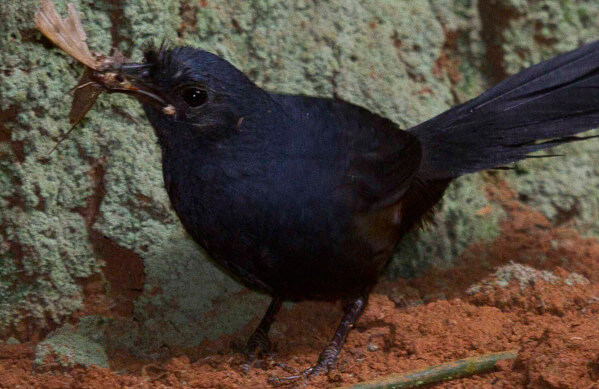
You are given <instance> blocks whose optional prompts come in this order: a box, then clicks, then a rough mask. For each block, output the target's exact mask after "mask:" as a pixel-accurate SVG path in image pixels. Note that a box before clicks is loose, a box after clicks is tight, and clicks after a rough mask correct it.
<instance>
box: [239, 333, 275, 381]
mask: <svg viewBox="0 0 599 389" xmlns="http://www.w3.org/2000/svg"><path fill="white" fill-rule="evenodd" d="M269 352H270V341H269V340H268V336H267V335H266V333H265V332H264V331H261V329H260V328H258V329H257V330H256V332H254V333H253V334H252V336H250V339H249V340H248V343H247V346H246V351H245V356H246V359H245V362H244V363H242V364H241V371H242V372H243V373H244V374H247V373H248V372H249V371H250V369H251V368H252V367H253V365H254V363H255V362H257V361H260V360H262V359H263V358H264V357H265V356H267V355H268V354H269Z"/></svg>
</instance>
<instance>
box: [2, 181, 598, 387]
mask: <svg viewBox="0 0 599 389" xmlns="http://www.w3.org/2000/svg"><path fill="white" fill-rule="evenodd" d="M488 178H489V181H491V184H490V185H489V186H488V194H489V196H490V197H491V198H492V199H493V200H494V201H496V202H498V203H499V204H501V205H502V206H503V208H504V209H505V210H506V211H507V214H508V217H507V218H506V220H505V221H504V222H503V224H502V234H501V236H500V237H499V238H497V239H496V240H495V241H494V242H491V243H488V244H475V245H473V246H472V247H470V248H469V250H468V251H467V252H466V253H465V254H464V256H463V261H461V263H460V264H459V265H458V266H456V267H455V268H452V269H450V270H445V271H431V272H429V273H428V274H426V275H424V276H423V277H421V278H418V279H414V280H394V281H383V282H381V283H380V284H379V285H378V287H377V288H376V290H375V292H374V293H373V294H372V295H371V298H370V303H369V305H368V308H367V310H366V312H365V314H364V315H363V317H362V318H361V320H360V321H359V323H358V326H357V327H356V329H355V330H354V331H353V332H352V333H351V334H350V336H349V338H348V341H347V344H346V346H345V348H344V350H343V352H342V353H341V356H340V359H339V361H338V364H337V366H338V369H337V370H336V371H334V372H332V373H330V374H328V375H322V376H319V377H316V378H314V379H312V380H311V381H310V382H308V383H307V384H305V385H302V387H305V388H334V387H338V386H342V385H348V384H352V383H358V382H360V381H364V380H372V379H376V378H377V377H383V376H386V375H388V374H391V373H396V372H404V371H407V370H412V369H418V368H422V367H426V366H429V365H434V364H438V363H442V362H447V361H452V360H455V359H459V358H464V357H468V356H475V355H481V354H485V353H489V352H496V351H504V350H512V349H515V350H518V352H519V354H518V357H517V359H516V360H513V361H506V362H502V363H500V364H499V368H498V370H497V371H495V372H492V373H488V374H484V375H481V376H474V377H470V378H463V379H459V380H455V381H451V382H445V383H442V384H439V385H438V386H436V387H439V388H524V387H526V388H538V389H541V388H543V389H546V388H560V389H563V388H566V389H567V388H573V389H574V388H599V385H598V384H597V380H598V379H599V342H597V341H596V338H597V334H598V333H599V266H597V265H598V264H597V259H598V258H599V242H598V241H597V240H595V239H589V238H583V237H581V236H580V235H579V234H578V233H577V232H576V231H575V230H573V229H571V228H568V225H567V223H566V224H560V225H559V226H555V225H553V223H552V222H551V221H550V220H547V219H546V218H545V217H544V216H543V215H541V214H540V213H538V212H536V211H534V210H532V209H531V208H529V207H527V206H526V205H523V204H521V203H520V202H518V201H517V200H516V198H515V195H514V194H513V193H512V191H511V190H510V189H509V187H507V185H505V184H504V183H503V182H501V181H499V180H497V179H496V178H494V177H493V176H489V177H488ZM340 316H341V308H340V306H339V305H336V304H328V303H314V302H306V303H300V304H296V305H294V306H293V308H291V309H289V310H285V309H283V311H282V312H281V313H280V314H279V315H278V317H277V322H276V323H275V325H274V326H273V329H272V332H271V340H272V342H273V344H274V354H273V355H272V356H270V357H269V358H266V360H265V361H263V362H262V363H261V364H258V366H256V367H255V368H254V369H253V370H251V371H250V373H249V374H248V375H244V374H242V373H241V370H240V368H239V366H240V364H241V363H242V362H243V360H244V358H243V355H242V354H241V353H240V350H241V346H242V345H243V342H244V339H239V340H236V341H232V342H221V343H218V342H217V343H211V344H206V345H204V346H202V347H198V348H195V349H190V350H177V351H173V355H171V357H170V358H167V359H164V360H161V361H144V360H139V359H135V358H132V357H131V356H130V355H128V354H127V353H126V352H122V351H118V352H112V354H111V355H110V361H109V363H110V365H111V368H109V369H106V368H99V367H81V366H76V367H74V368H72V369H70V370H66V371H65V370H64V369H63V370H50V371H46V370H44V371H43V372H42V371H34V369H33V368H32V362H33V359H34V351H33V350H34V346H35V345H34V344H18V345H11V344H2V345H0V388H2V389H4V388H16V387H19V386H20V387H27V388H44V389H55V388H56V389H57V388H89V389H96V388H248V387H251V388H261V387H269V384H268V383H267V379H268V378H269V377H273V376H286V375H289V374H290V373H293V372H297V371H300V370H302V369H304V368H306V367H307V366H309V365H310V364H311V363H314V362H315V361H316V359H317V358H318V353H319V352H320V351H321V350H322V348H323V347H324V346H325V344H326V343H327V341H328V339H329V338H330V337H331V335H332V333H333V331H334V328H335V326H336V325H337V324H338V320H339V318H340Z"/></svg>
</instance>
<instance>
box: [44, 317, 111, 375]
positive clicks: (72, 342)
mask: <svg viewBox="0 0 599 389" xmlns="http://www.w3.org/2000/svg"><path fill="white" fill-rule="evenodd" d="M34 364H35V365H37V366H39V367H41V368H44V367H48V365H57V366H60V367H62V368H72V367H76V366H90V365H95V366H99V367H108V356H107V355H106V351H105V350H104V348H103V347H102V345H100V344H99V343H97V342H94V341H93V340H92V339H90V338H89V337H87V336H84V335H82V334H80V333H78V332H77V330H76V329H75V327H73V326H72V325H70V324H65V325H64V326H62V327H61V328H59V329H57V330H55V331H53V332H51V333H50V334H49V335H48V336H47V337H46V339H45V340H44V341H42V342H40V343H39V344H38V345H37V346H36V347H35V360H34Z"/></svg>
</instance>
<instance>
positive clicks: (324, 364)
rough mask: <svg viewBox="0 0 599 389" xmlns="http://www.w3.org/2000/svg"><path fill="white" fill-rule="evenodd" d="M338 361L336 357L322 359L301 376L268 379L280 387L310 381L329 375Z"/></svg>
mask: <svg viewBox="0 0 599 389" xmlns="http://www.w3.org/2000/svg"><path fill="white" fill-rule="evenodd" d="M336 360H337V358H336V356H335V357H334V358H322V359H320V360H319V361H318V362H317V363H316V365H314V366H310V367H309V368H307V369H306V370H304V371H302V372H301V373H299V374H293V375H289V376H285V377H271V378H269V379H268V382H269V383H270V384H272V385H275V386H278V385H285V384H291V383H294V382H297V381H298V380H303V381H308V380H309V379H310V378H312V377H316V376H318V375H320V373H328V372H329V371H330V370H332V369H333V367H334V365H335V361H336Z"/></svg>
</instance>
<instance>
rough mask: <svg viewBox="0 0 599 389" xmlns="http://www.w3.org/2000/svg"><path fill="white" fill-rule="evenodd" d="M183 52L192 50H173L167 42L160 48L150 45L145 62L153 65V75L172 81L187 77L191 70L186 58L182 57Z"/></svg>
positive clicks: (181, 48) (178, 48)
mask: <svg viewBox="0 0 599 389" xmlns="http://www.w3.org/2000/svg"><path fill="white" fill-rule="evenodd" d="M182 50H192V49H191V48H183V47H175V48H171V47H170V45H169V44H168V43H167V42H165V41H162V43H161V44H160V46H159V47H158V48H157V47H156V46H154V45H153V44H149V45H148V46H147V47H146V49H145V50H144V62H145V63H147V64H149V65H151V69H152V70H151V72H152V73H153V74H155V75H160V76H161V77H166V78H168V79H171V81H172V80H173V79H177V78H181V77H182V76H184V75H187V74H188V73H189V72H190V70H191V69H190V68H189V65H188V64H187V63H186V62H185V60H184V58H185V57H184V56H183V57H182V56H181V55H180V54H181V52H182Z"/></svg>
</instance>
